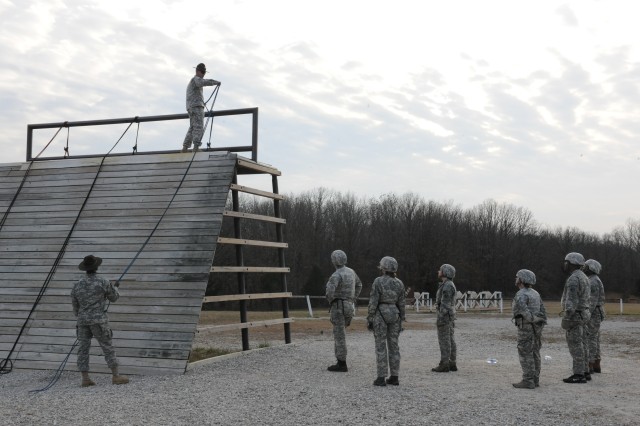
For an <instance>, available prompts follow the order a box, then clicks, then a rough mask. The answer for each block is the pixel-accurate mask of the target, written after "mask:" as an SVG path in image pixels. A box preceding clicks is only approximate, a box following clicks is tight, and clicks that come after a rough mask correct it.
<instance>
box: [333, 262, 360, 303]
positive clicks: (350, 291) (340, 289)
mask: <svg viewBox="0 0 640 426" xmlns="http://www.w3.org/2000/svg"><path fill="white" fill-rule="evenodd" d="M361 291H362V281H360V278H359V277H358V275H357V274H356V273H355V271H354V270H353V269H351V268H348V267H346V266H339V267H337V268H336V271H335V272H334V273H333V274H332V275H331V277H330V278H329V282H327V288H326V296H327V300H328V301H329V303H333V301H334V300H337V299H344V300H349V301H351V302H355V300H356V298H357V297H358V296H360V292H361Z"/></svg>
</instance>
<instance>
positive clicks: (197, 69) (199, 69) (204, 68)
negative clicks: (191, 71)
mask: <svg viewBox="0 0 640 426" xmlns="http://www.w3.org/2000/svg"><path fill="white" fill-rule="evenodd" d="M196 71H200V72H207V67H206V66H205V65H204V64H203V63H202V62H200V63H199V64H198V65H197V66H196Z"/></svg>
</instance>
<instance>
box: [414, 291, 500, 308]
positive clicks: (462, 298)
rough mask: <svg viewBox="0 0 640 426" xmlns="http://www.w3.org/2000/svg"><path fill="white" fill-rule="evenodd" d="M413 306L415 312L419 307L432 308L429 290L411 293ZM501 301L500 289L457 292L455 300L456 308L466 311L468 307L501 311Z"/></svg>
mask: <svg viewBox="0 0 640 426" xmlns="http://www.w3.org/2000/svg"><path fill="white" fill-rule="evenodd" d="M413 298H414V302H413V308H414V309H415V310H416V312H420V309H421V308H422V309H428V310H429V311H432V310H433V300H432V299H431V298H430V297H429V292H422V293H420V292H417V291H416V292H414V293H413ZM503 308H504V305H503V301H502V292H501V291H494V292H491V291H481V292H477V293H476V292H475V291H467V292H465V293H462V292H460V291H459V292H458V294H457V300H456V309H462V310H463V311H464V312H467V310H468V309H497V310H499V311H500V313H502V312H503Z"/></svg>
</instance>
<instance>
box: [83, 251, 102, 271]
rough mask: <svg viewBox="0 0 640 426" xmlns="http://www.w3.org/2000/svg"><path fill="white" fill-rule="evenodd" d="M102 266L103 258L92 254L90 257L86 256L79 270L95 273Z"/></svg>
mask: <svg viewBox="0 0 640 426" xmlns="http://www.w3.org/2000/svg"><path fill="white" fill-rule="evenodd" d="M101 264H102V258H100V257H98V256H93V255H91V254H90V255H89V256H85V258H84V259H83V260H82V262H80V264H79V265H78V269H80V270H81V271H95V270H96V269H98V266H100V265H101Z"/></svg>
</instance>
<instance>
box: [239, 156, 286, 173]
mask: <svg viewBox="0 0 640 426" xmlns="http://www.w3.org/2000/svg"><path fill="white" fill-rule="evenodd" d="M238 167H240V168H243V169H249V170H251V171H254V172H258V173H269V174H270V175H274V176H280V175H281V174H282V173H280V170H278V169H276V168H275V167H270V166H268V165H266V164H259V163H255V162H253V161H249V160H245V159H242V158H238Z"/></svg>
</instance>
